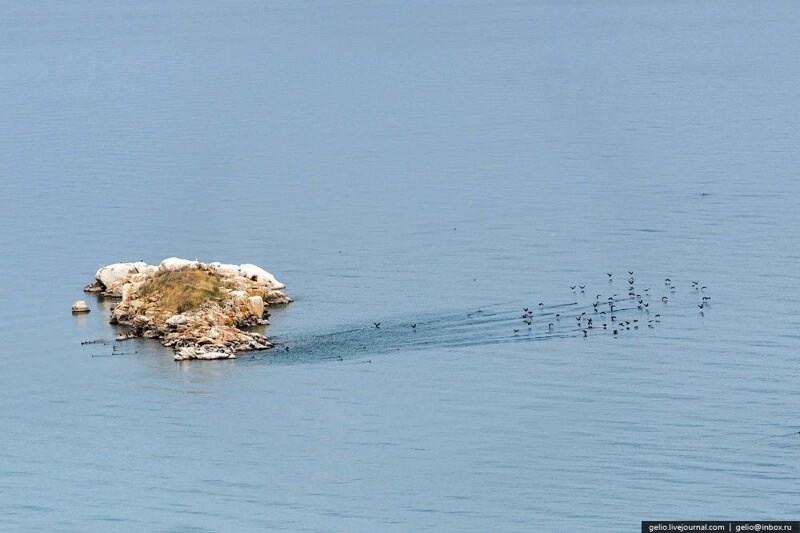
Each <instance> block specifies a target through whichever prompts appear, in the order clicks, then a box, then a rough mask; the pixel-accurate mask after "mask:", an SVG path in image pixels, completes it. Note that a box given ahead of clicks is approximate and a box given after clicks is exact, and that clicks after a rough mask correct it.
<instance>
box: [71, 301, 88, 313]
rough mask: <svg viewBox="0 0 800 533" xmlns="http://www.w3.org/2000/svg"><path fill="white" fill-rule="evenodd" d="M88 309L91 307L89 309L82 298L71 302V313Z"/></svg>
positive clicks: (83, 311)
mask: <svg viewBox="0 0 800 533" xmlns="http://www.w3.org/2000/svg"><path fill="white" fill-rule="evenodd" d="M89 311H91V309H89V306H88V305H86V302H84V301H83V300H78V301H77V302H75V303H74V304H72V312H73V313H88V312H89Z"/></svg>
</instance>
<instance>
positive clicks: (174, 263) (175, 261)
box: [158, 257, 200, 272]
mask: <svg viewBox="0 0 800 533" xmlns="http://www.w3.org/2000/svg"><path fill="white" fill-rule="evenodd" d="M199 264H200V261H189V260H188V259H181V258H179V257H168V258H166V259H164V260H163V261H161V264H160V265H158V269H159V270H160V271H162V272H168V271H173V270H180V269H182V268H186V267H190V266H194V267H196V266H198V265H199Z"/></svg>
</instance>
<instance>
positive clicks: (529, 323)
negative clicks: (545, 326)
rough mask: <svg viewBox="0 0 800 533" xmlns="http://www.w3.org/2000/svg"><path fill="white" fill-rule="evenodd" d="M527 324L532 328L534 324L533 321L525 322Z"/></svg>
mask: <svg viewBox="0 0 800 533" xmlns="http://www.w3.org/2000/svg"><path fill="white" fill-rule="evenodd" d="M525 323H526V324H528V325H529V326H530V325H531V324H533V320H525Z"/></svg>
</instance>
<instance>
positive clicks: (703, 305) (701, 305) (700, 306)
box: [697, 304, 706, 309]
mask: <svg viewBox="0 0 800 533" xmlns="http://www.w3.org/2000/svg"><path fill="white" fill-rule="evenodd" d="M705 306H706V304H700V305H698V306H697V307H699V308H700V309H703V308H704V307H705Z"/></svg>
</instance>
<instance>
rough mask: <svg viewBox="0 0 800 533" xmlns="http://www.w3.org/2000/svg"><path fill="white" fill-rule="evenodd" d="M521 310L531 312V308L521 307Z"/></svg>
mask: <svg viewBox="0 0 800 533" xmlns="http://www.w3.org/2000/svg"><path fill="white" fill-rule="evenodd" d="M522 310H523V311H525V312H526V313H530V312H531V310H530V309H528V308H527V307H523V308H522Z"/></svg>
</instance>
